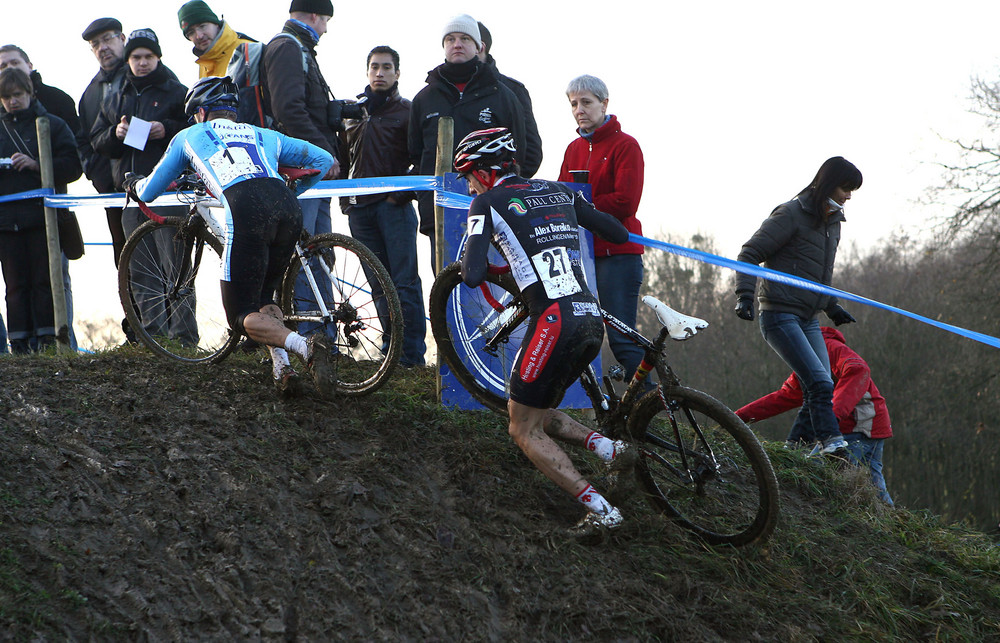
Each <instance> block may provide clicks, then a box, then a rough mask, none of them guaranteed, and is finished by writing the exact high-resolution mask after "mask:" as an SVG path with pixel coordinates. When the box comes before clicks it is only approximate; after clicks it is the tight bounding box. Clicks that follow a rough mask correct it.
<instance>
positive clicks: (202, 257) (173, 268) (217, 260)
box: [118, 217, 239, 363]
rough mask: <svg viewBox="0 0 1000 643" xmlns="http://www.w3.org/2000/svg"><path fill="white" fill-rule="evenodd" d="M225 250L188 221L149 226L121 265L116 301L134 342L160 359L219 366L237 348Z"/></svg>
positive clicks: (136, 235)
mask: <svg viewBox="0 0 1000 643" xmlns="http://www.w3.org/2000/svg"><path fill="white" fill-rule="evenodd" d="M221 277H222V244H221V243H219V240H218V239H216V238H215V237H214V236H212V235H211V233H209V232H208V231H207V230H205V229H204V227H199V226H197V225H189V226H185V219H183V218H181V217H168V218H167V219H166V220H165V221H164V222H163V223H156V222H154V221H147V222H145V223H143V224H142V225H141V226H139V227H138V228H136V229H135V231H134V232H133V233H132V234H131V235H130V236H129V238H128V241H126V243H125V246H124V247H123V248H122V254H121V257H120V259H119V261H118V295H119V297H120V298H121V302H122V308H123V309H124V310H125V317H126V319H128V323H129V325H130V326H131V327H132V330H133V331H135V334H136V337H138V338H139V340H140V341H141V342H142V343H143V344H145V345H146V347H148V348H149V349H150V350H151V351H153V352H154V353H156V354H157V355H161V356H163V357H167V358H170V359H175V360H178V361H181V362H190V363H215V362H218V361H220V360H222V359H223V358H225V357H226V355H228V354H229V353H230V352H231V351H232V350H233V348H234V347H235V346H236V343H237V341H238V340H239V335H238V334H236V333H233V332H232V330H231V329H230V328H229V323H228V322H227V320H226V312H225V310H224V309H223V307H222V292H221V288H220V287H219V281H220V279H221Z"/></svg>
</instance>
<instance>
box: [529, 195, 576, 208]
mask: <svg viewBox="0 0 1000 643" xmlns="http://www.w3.org/2000/svg"><path fill="white" fill-rule="evenodd" d="M524 202H525V203H527V204H528V205H529V206H530V207H532V208H548V207H552V206H554V205H571V204H572V203H573V196H572V195H570V194H566V193H565V192H554V193H552V194H543V195H541V196H526V197H524Z"/></svg>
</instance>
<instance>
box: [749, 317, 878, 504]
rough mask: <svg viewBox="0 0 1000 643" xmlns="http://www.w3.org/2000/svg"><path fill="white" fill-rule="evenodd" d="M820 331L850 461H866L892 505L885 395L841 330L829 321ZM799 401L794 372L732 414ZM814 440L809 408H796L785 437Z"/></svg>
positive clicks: (769, 411)
mask: <svg viewBox="0 0 1000 643" xmlns="http://www.w3.org/2000/svg"><path fill="white" fill-rule="evenodd" d="M821 332H822V333H823V339H824V340H826V350H827V352H828V353H829V355H830V369H831V370H832V371H833V382H834V389H833V413H834V415H836V416H837V421H838V422H839V423H840V432H841V433H843V434H844V439H845V440H846V441H847V448H848V453H849V455H850V458H851V461H852V462H854V463H855V464H857V465H859V466H861V465H865V466H867V467H868V469H869V470H870V471H871V478H872V483H874V484H875V488H876V489H877V490H878V495H879V497H880V498H882V500H884V501H885V502H887V503H888V504H889V505H890V506H892V505H893V502H892V498H891V497H890V496H889V492H888V491H887V490H886V487H885V477H884V476H883V475H882V448H883V445H884V443H885V439H886V438H890V437H892V423H891V422H890V420H889V410H888V409H887V408H886V405H885V398H883V397H882V394H881V393H879V391H878V387H876V386H875V382H873V381H872V379H871V369H869V367H868V364H867V363H866V362H865V360H863V359H861V356H860V355H858V354H857V353H855V352H854V351H853V350H852V349H851V348H850V347H849V346H848V345H847V344H846V343H844V335H843V334H842V333H841V332H840V331H839V330H837V329H835V328H833V327H830V326H824V327H823V328H822V329H821ZM801 405H802V389H801V388H800V386H799V381H798V378H796V377H795V374H794V373H793V374H792V375H790V376H789V377H788V379H787V380H785V383H784V384H782V385H781V388H780V389H778V390H777V391H775V392H773V393H769V394H767V395H765V396H764V397H762V398H760V399H758V400H754V401H753V402H750V403H749V404H747V405H746V406H744V407H742V408H741V409H739V410H737V411H736V415H737V416H739V418H740V419H741V420H743V421H744V422H747V423H750V422H757V421H759V420H766V419H767V418H770V417H774V416H775V415H778V414H779V413H784V412H785V411H789V410H791V409H794V408H798V407H799V406H801ZM814 441H815V440H814V436H813V435H812V426H811V425H810V424H809V417H808V414H804V413H800V414H799V415H798V417H797V418H796V419H795V423H794V424H793V425H792V429H791V431H790V432H789V434H788V442H789V444H790V445H793V446H798V445H799V444H801V443H803V442H804V443H807V444H811V443H812V442H814Z"/></svg>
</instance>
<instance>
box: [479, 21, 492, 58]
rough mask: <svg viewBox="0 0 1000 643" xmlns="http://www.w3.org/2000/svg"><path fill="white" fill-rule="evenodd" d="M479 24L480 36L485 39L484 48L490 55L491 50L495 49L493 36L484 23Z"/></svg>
mask: <svg viewBox="0 0 1000 643" xmlns="http://www.w3.org/2000/svg"><path fill="white" fill-rule="evenodd" d="M478 24H479V35H481V36H482V37H483V47H484V48H486V53H490V49H491V48H492V47H493V34H491V33H490V30H489V29H487V28H486V25H484V24H483V23H481V22H480V23H478Z"/></svg>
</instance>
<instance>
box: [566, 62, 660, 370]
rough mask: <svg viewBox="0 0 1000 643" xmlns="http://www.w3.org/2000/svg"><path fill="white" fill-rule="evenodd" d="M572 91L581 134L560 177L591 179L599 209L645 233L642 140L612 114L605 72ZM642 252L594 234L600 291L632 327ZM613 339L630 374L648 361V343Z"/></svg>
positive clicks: (607, 305)
mask: <svg viewBox="0 0 1000 643" xmlns="http://www.w3.org/2000/svg"><path fill="white" fill-rule="evenodd" d="M566 96H567V97H568V98H569V104H570V107H571V108H572V110H573V119H574V120H575V121H576V124H577V125H578V129H577V132H578V133H579V135H580V136H579V138H577V139H576V140H574V141H573V142H572V143H570V144H569V146H568V147H567V148H566V154H565V155H564V156H563V162H562V168H561V169H560V170H559V180H560V181H569V182H577V183H590V186H591V190H592V193H591V196H592V198H593V201H594V205H595V206H597V209H598V210H600V211H602V212H607V213H608V214H610V215H612V216H614V217H615V218H616V219H618V220H619V221H621V222H622V224H624V225H625V228H626V229H628V231H629V232H631V233H634V234H642V226H641V225H640V224H639V220H638V219H637V218H636V216H635V213H636V210H638V208H639V199H640V198H641V197H642V182H643V174H644V172H645V164H644V163H643V159H642V150H641V149H640V148H639V143H638V142H637V141H636V140H635V139H634V138H632V137H631V136H629V135H628V134H625V133H624V132H622V128H621V125H619V124H618V119H617V118H615V116H614V115H608V114H607V111H608V88H607V85H605V84H604V82H603V81H602V80H601V79H600V78H595V77H594V76H580V77H579V78H574V79H573V80H572V81H570V83H569V87H567V89H566ZM579 172H584V173H585V174H578V173H579ZM642 252H643V247H642V246H641V245H639V244H638V243H631V242H627V243H609V242H607V241H604V240H602V239H597V238H595V239H594V255H595V272H596V274H597V297H598V299H599V300H600V303H601V307H602V308H604V310H606V311H608V312H609V313H611V314H612V315H614V316H615V317H617V318H618V319H620V320H621V321H623V322H625V323H626V324H628V325H629V326H632V327H635V318H636V307H637V306H638V304H639V288H640V286H642ZM608 344H609V345H610V346H611V351H612V352H613V353H614V355H615V359H617V360H618V361H619V362H620V363H621V365H622V366H623V367H624V368H625V376H626V378H628V379H630V378H631V377H632V374H633V373H635V369H636V367H637V366H639V362H641V361H642V349H640V348H639V347H638V346H636V345H635V344H633V343H632V342H630V341H628V340H627V339H625V337H624V336H622V335H620V334H618V333H608ZM626 381H628V380H627V379H626Z"/></svg>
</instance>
